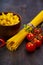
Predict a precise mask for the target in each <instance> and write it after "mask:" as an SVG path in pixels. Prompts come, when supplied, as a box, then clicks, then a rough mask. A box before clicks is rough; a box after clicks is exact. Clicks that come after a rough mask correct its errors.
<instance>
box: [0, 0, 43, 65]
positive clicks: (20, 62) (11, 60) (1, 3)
mask: <svg viewBox="0 0 43 65" xmlns="http://www.w3.org/2000/svg"><path fill="white" fill-rule="evenodd" d="M42 9H43V0H0V12H10V11H11V12H17V13H19V14H20V15H21V17H22V24H21V28H22V27H23V24H24V23H28V22H29V21H31V20H32V19H33V18H34V16H36V15H37V13H38V12H40V11H41V10H42ZM25 44H26V40H24V41H23V42H22V44H21V45H20V47H19V48H18V50H17V51H14V52H10V51H9V50H8V49H7V48H6V47H3V48H0V65H43V45H42V46H41V48H40V49H38V50H36V51H35V52H34V53H31V54H30V53H27V52H26V51H25Z"/></svg>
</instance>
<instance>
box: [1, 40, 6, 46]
mask: <svg viewBox="0 0 43 65" xmlns="http://www.w3.org/2000/svg"><path fill="white" fill-rule="evenodd" d="M4 45H5V41H4V40H3V39H0V47H2V46H4Z"/></svg>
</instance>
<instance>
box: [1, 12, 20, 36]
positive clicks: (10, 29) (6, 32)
mask: <svg viewBox="0 0 43 65" xmlns="http://www.w3.org/2000/svg"><path fill="white" fill-rule="evenodd" d="M7 13H8V12H4V14H7ZM0 15H2V13H0ZM13 15H17V16H18V17H19V20H20V22H18V23H17V24H14V25H10V26H6V25H5V26H3V25H0V36H3V37H10V36H13V35H15V34H16V33H17V32H18V31H19V28H20V25H21V16H20V15H19V14H17V13H13Z"/></svg>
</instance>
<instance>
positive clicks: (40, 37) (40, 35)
mask: <svg viewBox="0 0 43 65" xmlns="http://www.w3.org/2000/svg"><path fill="white" fill-rule="evenodd" d="M38 39H39V40H41V41H42V43H43V36H42V34H39V35H38Z"/></svg>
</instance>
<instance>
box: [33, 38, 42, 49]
mask: <svg viewBox="0 0 43 65" xmlns="http://www.w3.org/2000/svg"><path fill="white" fill-rule="evenodd" d="M33 43H34V44H36V47H37V48H38V47H40V46H41V45H42V42H41V41H40V40H38V39H36V38H34V40H33Z"/></svg>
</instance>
